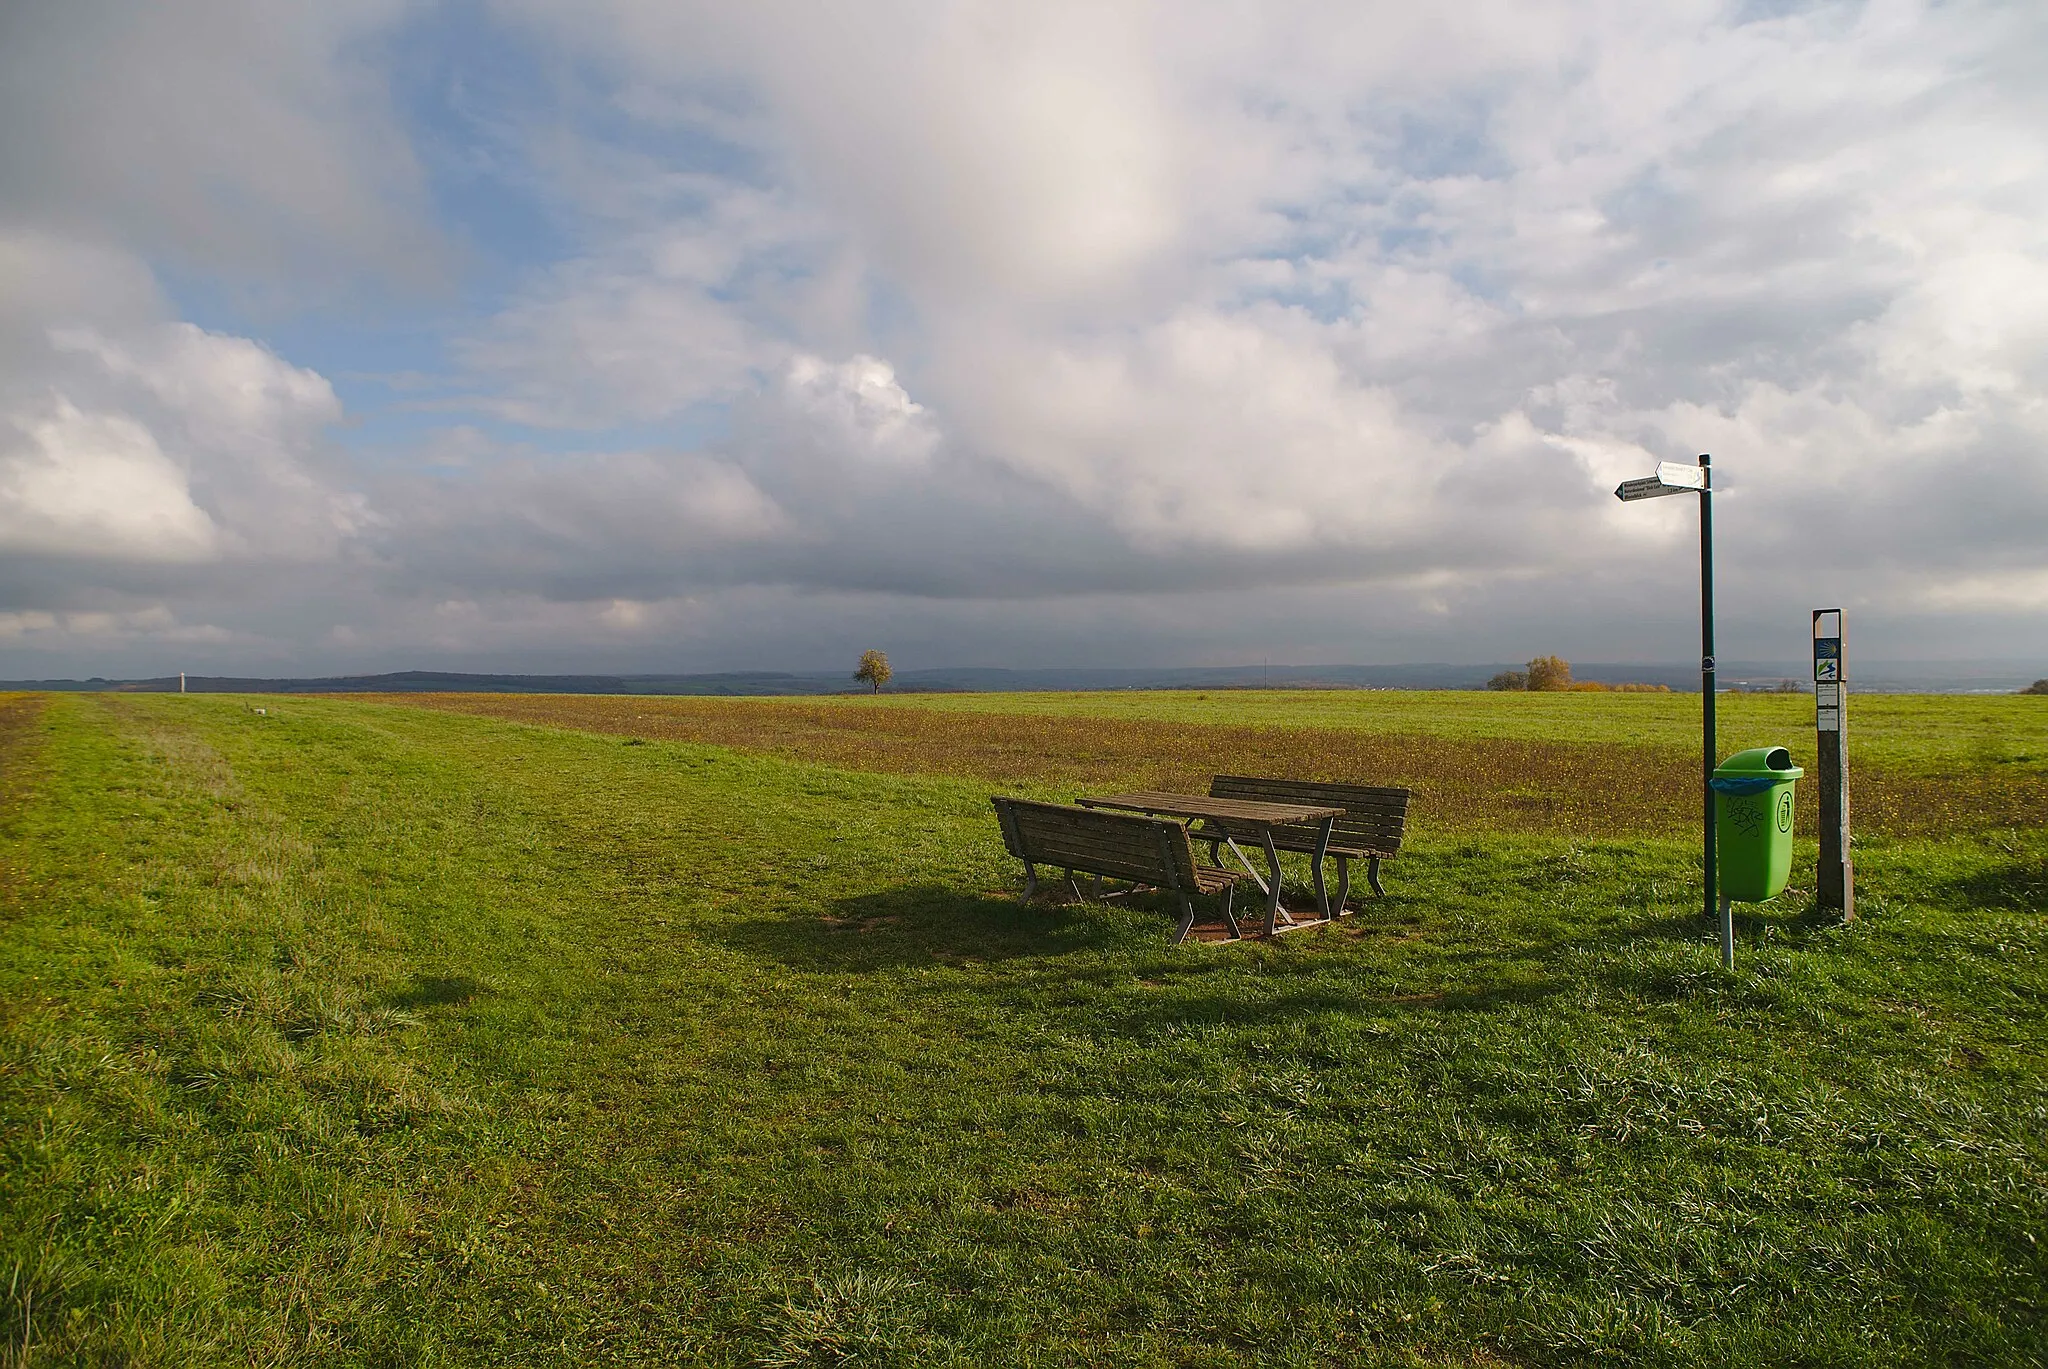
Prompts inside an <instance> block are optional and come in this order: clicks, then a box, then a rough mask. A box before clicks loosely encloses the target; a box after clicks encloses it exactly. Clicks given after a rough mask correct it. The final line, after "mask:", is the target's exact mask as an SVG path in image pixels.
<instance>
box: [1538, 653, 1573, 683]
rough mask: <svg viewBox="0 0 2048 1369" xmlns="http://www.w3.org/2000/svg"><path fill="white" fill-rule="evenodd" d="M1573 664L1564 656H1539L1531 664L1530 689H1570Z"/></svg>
mask: <svg viewBox="0 0 2048 1369" xmlns="http://www.w3.org/2000/svg"><path fill="white" fill-rule="evenodd" d="M1571 687H1572V663H1571V662H1570V661H1567V660H1565V659H1564V658H1563V657H1562V656H1538V657H1537V658H1536V659H1535V660H1533V661H1531V662H1529V688H1531V689H1545V690H1552V689H1570V688H1571Z"/></svg>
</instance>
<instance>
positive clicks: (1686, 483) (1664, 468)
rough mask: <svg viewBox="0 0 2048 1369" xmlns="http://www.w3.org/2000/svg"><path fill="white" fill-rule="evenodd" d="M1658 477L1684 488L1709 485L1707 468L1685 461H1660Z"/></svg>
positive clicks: (1667, 483) (1701, 488) (1689, 488)
mask: <svg viewBox="0 0 2048 1369" xmlns="http://www.w3.org/2000/svg"><path fill="white" fill-rule="evenodd" d="M1657 479H1658V480H1659V481H1661V482H1663V483H1664V484H1666V485H1676V486H1677V487H1678V488H1679V489H1682V490H1703V489H1705V488H1706V487H1707V468H1706V467H1705V466H1688V465H1687V464H1686V463H1685V462H1683V461H1659V462H1658V463H1657Z"/></svg>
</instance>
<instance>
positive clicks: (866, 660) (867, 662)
mask: <svg viewBox="0 0 2048 1369" xmlns="http://www.w3.org/2000/svg"><path fill="white" fill-rule="evenodd" d="M895 673H896V672H895V671H893V670H891V669H889V658H888V657H887V656H886V655H884V654H883V653H881V652H879V651H863V652H862V653H861V654H860V669H859V670H856V671H854V672H853V678H854V679H856V680H865V681H867V683H868V684H869V686H870V687H872V688H873V690H874V692H875V693H877V694H879V693H881V692H882V686H883V685H885V684H887V683H889V677H890V676H891V675H894V674H895Z"/></svg>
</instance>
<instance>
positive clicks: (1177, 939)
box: [1173, 893, 1195, 946]
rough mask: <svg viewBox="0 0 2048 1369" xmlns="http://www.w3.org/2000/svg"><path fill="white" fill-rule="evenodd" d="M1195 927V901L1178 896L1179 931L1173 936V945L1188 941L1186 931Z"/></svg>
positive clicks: (1185, 895) (1184, 895)
mask: <svg viewBox="0 0 2048 1369" xmlns="http://www.w3.org/2000/svg"><path fill="white" fill-rule="evenodd" d="M1194 925H1195V901H1194V900H1193V899H1192V898H1189V897H1188V896H1187V894H1185V893H1183V894H1182V895H1181V896H1180V930H1179V931H1177V932H1175V933H1174V934H1173V944H1174V945H1176V946H1178V945H1180V943H1181V942H1183V941H1186V940H1187V939H1188V929H1189V928H1191V927H1193V926H1194Z"/></svg>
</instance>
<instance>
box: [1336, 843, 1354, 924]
mask: <svg viewBox="0 0 2048 1369" xmlns="http://www.w3.org/2000/svg"><path fill="white" fill-rule="evenodd" d="M1349 897H1351V857H1349V856H1339V857H1337V906H1336V908H1335V909H1334V910H1333V911H1332V913H1331V916H1332V917H1342V916H1344V900H1345V899H1347V898H1349Z"/></svg>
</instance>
